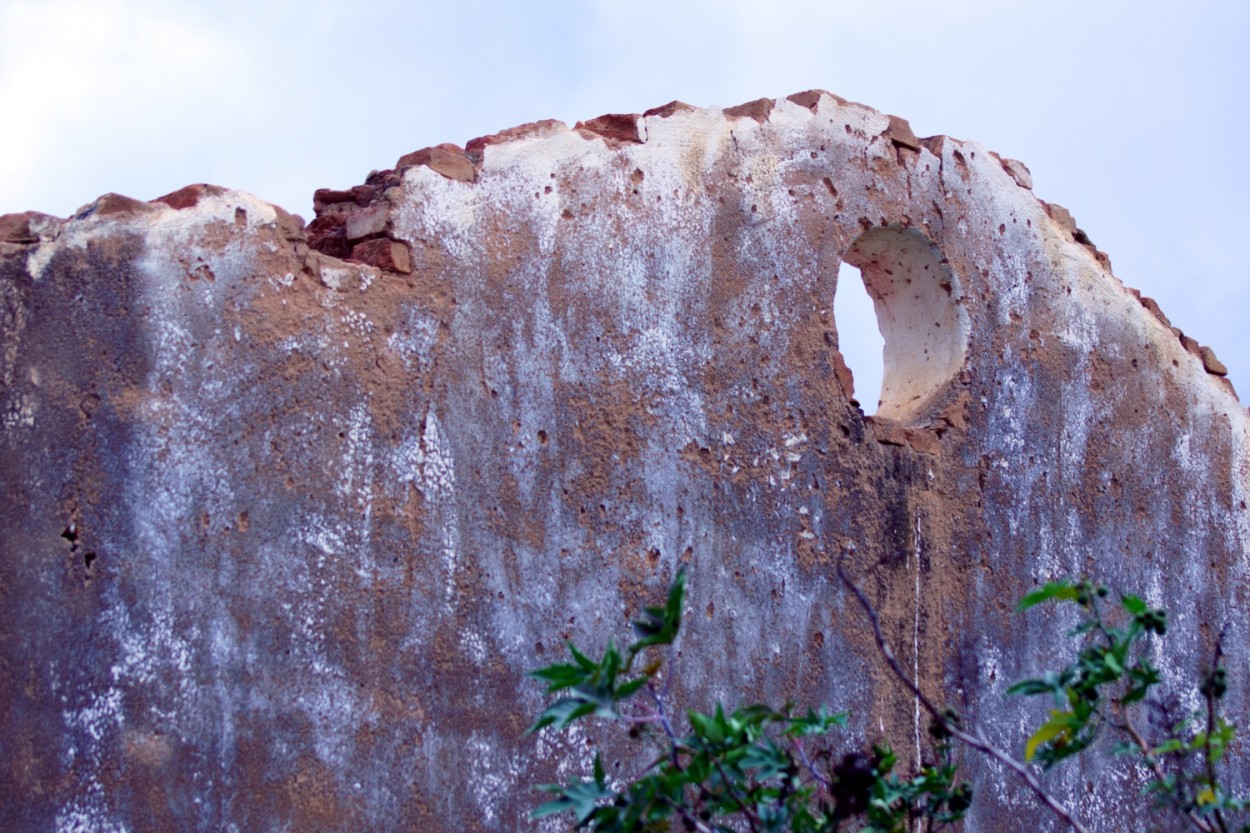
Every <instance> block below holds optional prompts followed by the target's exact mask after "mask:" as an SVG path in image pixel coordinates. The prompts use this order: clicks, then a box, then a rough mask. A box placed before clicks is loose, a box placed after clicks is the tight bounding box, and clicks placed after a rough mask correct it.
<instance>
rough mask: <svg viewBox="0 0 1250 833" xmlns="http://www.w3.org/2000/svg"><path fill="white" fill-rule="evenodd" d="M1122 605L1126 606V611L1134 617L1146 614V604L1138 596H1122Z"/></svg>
mask: <svg viewBox="0 0 1250 833" xmlns="http://www.w3.org/2000/svg"><path fill="white" fill-rule="evenodd" d="M1120 604H1122V605H1124V609H1125V610H1127V611H1128V612H1129V613H1131V614H1133V615H1134V616H1140V615H1141V614H1143V613H1145V612H1146V603H1145V602H1143V601H1142V600H1141V599H1140V598H1138V597H1137V596H1129V595H1123V596H1120Z"/></svg>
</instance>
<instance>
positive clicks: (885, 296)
mask: <svg viewBox="0 0 1250 833" xmlns="http://www.w3.org/2000/svg"><path fill="white" fill-rule="evenodd" d="M842 260H843V263H844V264H849V265H850V266H852V267H855V268H856V269H858V270H859V274H860V277H861V278H862V282H863V286H864V289H865V290H866V291H867V294H868V297H870V298H871V299H872V306H873V309H874V311H875V313H876V324H877V329H878V330H879V331H880V334H881V342H880V343H881V344H882V348H881V350H882V361H881V370H880V371H879V373H880V375H879V376H876V377H871V380H870V379H865V381H864V382H860V381H859V374H858V373H856V376H855V386H854V387H855V389H856V390H858V391H859V392H860V395H861V396H863V397H864V398H865V399H867V400H869V401H871V398H872V396H871V393H870V390H871V387H872V386H873V385H874V384H875V381H876V379H880V394H879V404H878V405H877V409H876V416H878V417H881V418H885V419H893V420H900V421H906V420H909V419H912V418H915V417H917V416H918V415H920V414H921V413H922V412H923V411H924V409H925V408H924V406H925V404H926V403H927V402H928V400H929V399H930V397H932V396H933V394H935V393H937V391H938V390H939V389H940V388H941V387H942V386H943V385H945V384H946V383H947V382H948V381H950V380H951V379H952V378H954V377H955V376H956V375H957V374H958V373H959V369H960V368H961V367H962V366H963V363H964V357H965V356H966V354H967V348H968V315H967V312H966V311H965V310H964V308H963V306H962V304H961V303H960V298H961V297H962V293H961V289H960V286H959V281H958V279H957V278H956V277H955V274H954V273H953V272H952V271H951V268H950V264H949V263H947V261H946V258H944V257H943V256H942V252H941V251H940V250H939V249H938V247H937V246H936V245H934V243H933V242H932V241H930V240H929V239H928V238H927V237H925V236H924V235H923V234H922V233H921V232H919V231H917V230H915V229H911V228H903V227H901V226H886V227H884V228H876V229H872V230H871V231H867V232H865V233H864V234H862V235H861V236H860V237H859V238H858V239H857V240H856V241H855V242H854V243H852V244H851V247H850V248H849V249H847V251H846V254H845V255H844V256H843V258H842ZM853 274H854V273H849V274H848V280H847V283H848V284H850V285H851V286H852V287H853V286H854V284H855V283H856V282H855V281H854V280H853V279H849V278H850V275H853ZM841 277H842V271H841V270H839V278H840V279H841ZM839 282H840V281H839ZM837 291H838V290H837V289H836V288H835V294H836V293H837ZM835 300H836V301H839V302H840V301H841V300H842V299H841V297H840V295H835ZM834 315H835V326H838V328H839V329H838V341H839V347H840V349H841V350H842V353H843V356H844V358H845V357H846V356H847V353H848V349H849V348H850V344H849V341H850V340H853V339H855V338H856V334H857V333H859V332H862V326H859V325H858V324H855V325H853V324H851V323H850V322H849V321H848V322H847V323H846V324H845V326H846V327H847V329H846V330H843V329H842V325H843V320H842V318H840V317H838V309H837V304H836V303H835V307H834ZM869 349H872V348H871V347H870V348H869ZM848 363H849V361H848ZM863 372H864V374H865V376H870V375H871V373H872V372H873V371H871V370H869V369H865V370H864V371H863Z"/></svg>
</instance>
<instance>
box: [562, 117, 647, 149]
mask: <svg viewBox="0 0 1250 833" xmlns="http://www.w3.org/2000/svg"><path fill="white" fill-rule="evenodd" d="M639 118H641V117H640V116H639V115H638V114H637V113H608V114H606V115H603V116H599V117H597V118H593V119H590V120H589V121H579V122H578V123H577V124H576V125H574V126H573V129H574V130H575V131H577V132H578V133H580V134H582V136H583V137H584V138H592V137H598V138H601V139H604V140H606V141H607V142H608V143H609V145H611V146H617V145H621V144H627V145H640V144H642V135H641V134H640V133H639V132H638V119H639ZM612 143H615V145H613V144H612Z"/></svg>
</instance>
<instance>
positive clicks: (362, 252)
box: [351, 238, 412, 274]
mask: <svg viewBox="0 0 1250 833" xmlns="http://www.w3.org/2000/svg"><path fill="white" fill-rule="evenodd" d="M351 259H352V260H355V261H358V262H360V263H367V264H369V265H370V266H376V267H378V268H379V269H382V270H384V271H387V272H400V273H402V274H408V273H409V272H411V271H412V260H411V258H410V257H409V254H408V247H407V246H406V245H404V244H403V243H400V242H399V241H398V240H388V239H386V238H377V239H374V240H366V241H364V242H363V243H357V244H356V245H355V246H353V247H352V255H351Z"/></svg>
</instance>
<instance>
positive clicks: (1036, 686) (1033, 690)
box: [1007, 680, 1058, 697]
mask: <svg viewBox="0 0 1250 833" xmlns="http://www.w3.org/2000/svg"><path fill="white" fill-rule="evenodd" d="M1057 689H1058V686H1056V685H1054V684H1053V683H1050V682H1047V681H1046V680H1021V681H1020V682H1018V683H1016V684H1015V685H1013V686H1011V687H1010V688H1008V689H1007V693H1008V694H1023V695H1025V696H1026V697H1028V696H1031V695H1034V694H1050V693H1051V692H1053V691H1056V690H1057Z"/></svg>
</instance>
